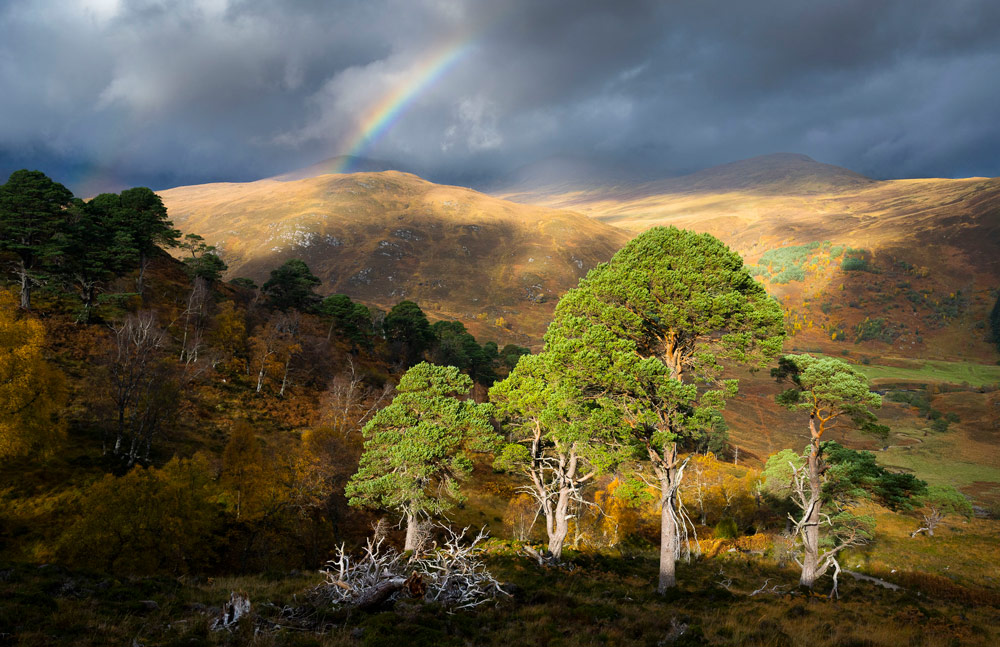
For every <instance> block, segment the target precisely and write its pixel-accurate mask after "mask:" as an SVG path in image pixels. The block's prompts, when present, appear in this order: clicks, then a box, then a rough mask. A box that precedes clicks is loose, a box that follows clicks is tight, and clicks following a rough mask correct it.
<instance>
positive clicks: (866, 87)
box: [0, 0, 1000, 192]
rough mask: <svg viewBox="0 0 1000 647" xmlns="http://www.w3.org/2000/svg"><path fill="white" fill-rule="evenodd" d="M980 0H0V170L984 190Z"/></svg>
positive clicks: (991, 121) (991, 63)
mask: <svg viewBox="0 0 1000 647" xmlns="http://www.w3.org/2000/svg"><path fill="white" fill-rule="evenodd" d="M998 28H1000V3H996V2H994V1H993V0H956V1H953V2H948V3H944V2H938V1H934V2H931V1H922V0H895V1H889V0H885V1H883V2H874V3H873V2H870V1H867V0H866V1H860V0H841V1H838V2H823V3H819V2H801V1H800V0H780V1H779V0H758V1H757V2H752V3H748V2H737V1H735V0H729V1H726V2H722V1H719V0H691V1H688V2H662V1H650V2H643V1H640V0H634V1H627V0H624V1H623V0H618V1H616V2H612V1H602V2H596V1H584V0H572V1H571V0H512V1H505V2H487V1H485V0H419V1H418V0H367V1H360V0H359V1H356V2H348V1H343V2H329V1H318V0H317V1H314V2H307V1H304V0H299V1H279V0H243V1H239V0H231V1H228V2H227V1H226V0H182V1H177V2H165V1H156V0H144V1H128V0H121V1H117V0H90V1H87V0H80V1H70V0H51V1H47V2H38V1H34V2H28V1H26V0H21V1H17V0H15V1H14V2H8V3H6V4H0V88H3V91H2V92H0V172H9V170H12V169H14V168H19V167H21V166H31V167H37V168H40V169H42V170H45V171H47V172H49V173H50V174H51V175H53V176H55V177H57V178H60V179H64V180H66V181H67V182H69V183H70V184H71V185H72V186H73V187H74V188H75V189H76V190H78V191H82V192H93V191H94V190H99V189H102V188H110V187H111V186H113V185H115V184H123V185H124V184H136V183H145V184H150V185H152V186H155V187H157V188H162V187H165V186H169V185H172V184H178V183H189V182H203V181H210V180H219V179H251V178H255V177H261V176H265V175H269V174H273V173H278V172H282V171H285V170H288V169H290V168H293V167H296V166H302V165H306V164H308V163H311V162H314V161H317V160H318V159H321V158H323V157H328V156H332V155H335V154H338V153H340V152H344V150H345V148H346V147H347V146H348V145H349V143H350V142H351V141H352V138H353V137H354V136H355V135H356V133H357V129H358V127H359V124H361V123H362V122H363V121H364V119H365V117H366V116H367V115H369V114H370V113H371V111H372V107H373V106H376V105H379V103H380V102H381V100H382V99H383V98H384V97H385V96H387V95H388V94H389V93H391V92H392V91H393V90H394V89H396V88H398V87H401V86H402V85H404V84H405V83H406V82H407V81H409V80H410V79H411V78H412V77H413V75H414V74H417V73H418V71H419V70H420V69H421V66H422V65H423V64H424V63H425V62H426V61H428V60H432V58H433V56H435V55H437V54H440V53H441V51H442V47H444V44H447V43H459V44H462V43H465V44H466V45H467V46H466V47H465V48H464V49H463V50H462V52H463V53H462V55H461V56H460V57H459V58H458V59H457V61H456V62H455V64H454V65H453V66H452V67H450V68H449V69H448V70H447V72H446V73H445V74H444V75H443V76H442V77H441V78H440V79H438V80H437V81H436V82H435V83H433V84H430V85H428V86H427V87H426V88H424V89H423V90H422V91H421V92H420V93H418V94H416V95H415V97H414V98H413V100H412V102H411V103H410V104H409V105H408V107H407V109H406V110H405V111H403V112H402V113H401V115H400V116H399V118H398V120H397V121H396V122H395V123H394V125H393V126H392V128H391V129H389V130H388V131H387V132H386V133H385V134H384V136H382V137H381V138H380V139H378V140H377V141H375V142H374V143H372V144H371V145H370V146H369V147H367V148H366V149H365V150H364V151H363V152H364V154H366V155H369V156H371V157H374V158H381V159H391V160H395V161H397V162H398V163H399V164H400V165H401V166H403V167H406V168H411V169H414V170H417V171H419V172H421V173H423V174H425V175H427V176H429V177H431V178H433V179H437V180H445V181H447V180H452V181H455V180H458V181H461V180H466V181H474V180H482V181H485V180H486V179H487V178H491V177H495V176H499V175H504V174H506V173H509V172H510V171H512V170H513V169H516V168H518V167H520V166H522V165H524V164H528V163H530V162H533V161H535V160H538V159H542V158H546V157H550V156H567V157H572V158H577V159H590V160H595V161H597V162H599V163H600V164H603V165H605V166H608V167H610V168H618V169H628V170H629V171H630V172H631V171H637V170H639V169H642V170H643V171H644V172H645V173H647V174H666V173H676V172H681V171H687V170H693V169H696V168H699V167H704V166H708V165H711V164H716V163H722V162H727V161H731V160H734V159H739V158H743V157H748V156H752V155H757V154H762V153H768V152H774V151H794V152H802V153H806V154H809V155H811V156H813V157H815V158H817V159H819V160H821V161H825V162H830V163H835V164H841V165H844V166H847V167H849V168H852V169H855V170H858V171H861V172H864V173H867V174H870V175H874V176H878V177H905V176H919V175H941V176H960V175H968V174H979V175H1000V155H998V153H997V152H996V151H998V150H1000V125H998V121H997V119H996V118H995V111H996V106H997V105H1000V84H998V83H997V82H996V78H997V73H998V70H1000V39H997V38H996V33H997V31H998Z"/></svg>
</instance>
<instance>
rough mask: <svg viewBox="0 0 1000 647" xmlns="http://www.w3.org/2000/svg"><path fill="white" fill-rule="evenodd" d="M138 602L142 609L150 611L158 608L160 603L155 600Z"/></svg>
mask: <svg viewBox="0 0 1000 647" xmlns="http://www.w3.org/2000/svg"><path fill="white" fill-rule="evenodd" d="M139 604H141V605H142V608H143V609H145V610H146V611H147V612H150V613H151V612H153V611H159V610H160V605H159V604H157V603H156V600H139Z"/></svg>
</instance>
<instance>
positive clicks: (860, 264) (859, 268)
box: [840, 256, 869, 272]
mask: <svg viewBox="0 0 1000 647" xmlns="http://www.w3.org/2000/svg"><path fill="white" fill-rule="evenodd" d="M840 269H842V270H844V271H845V272H867V271H868V269H869V267H868V261H866V260H865V259H863V258H858V257H857V256H848V257H847V258H845V259H844V260H843V262H841V264H840Z"/></svg>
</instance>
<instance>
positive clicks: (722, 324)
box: [546, 227, 785, 592]
mask: <svg viewBox="0 0 1000 647" xmlns="http://www.w3.org/2000/svg"><path fill="white" fill-rule="evenodd" d="M594 327H604V328H607V330H608V334H607V335H604V336H603V337H599V339H608V340H616V341H615V342H614V343H615V344H617V346H616V347H615V348H616V349H615V350H614V352H616V353H621V354H624V355H625V356H628V355H634V357H632V358H631V359H629V360H627V361H626V360H625V359H624V358H623V359H622V360H620V361H618V363H619V364H621V365H622V366H631V367H633V368H632V369H630V370H632V371H633V378H634V379H631V380H626V379H617V378H616V379H614V380H610V381H609V379H608V376H607V375H601V374H596V373H595V374H594V375H593V377H592V381H593V385H592V387H591V389H593V390H595V391H599V392H602V393H605V394H607V395H608V396H609V397H614V398H616V399H617V401H618V403H619V404H618V406H619V407H620V408H621V411H622V415H623V416H624V418H625V422H626V423H627V424H628V425H629V426H630V428H631V432H632V439H633V442H634V443H635V444H636V446H637V447H638V448H641V451H644V452H645V454H646V456H647V457H648V459H649V466H650V467H651V469H652V471H653V473H654V474H655V477H656V479H657V480H658V482H659V484H660V497H659V502H658V503H659V506H660V509H661V533H660V544H661V545H660V577H659V586H658V590H659V591H660V592H664V591H665V590H666V589H668V588H670V587H673V586H675V585H676V578H675V560H676V556H677V554H678V552H679V548H680V541H679V531H680V526H679V523H680V513H679V511H678V509H677V489H678V488H679V486H680V481H681V479H682V478H683V468H684V464H685V463H684V461H683V460H682V459H681V458H680V456H679V450H680V449H683V448H684V445H687V446H688V448H692V447H693V446H696V444H697V443H699V442H704V439H705V437H706V436H707V435H709V434H710V433H711V432H712V431H713V430H717V429H719V428H720V427H722V422H721V416H720V415H719V413H718V410H719V409H721V408H722V406H723V405H724V403H725V400H726V399H727V398H729V397H732V396H733V395H735V393H736V387H737V384H736V382H735V381H733V380H721V379H720V377H721V374H722V371H723V368H724V365H725V363H727V362H730V361H732V362H738V363H743V364H748V365H750V366H762V365H764V364H765V363H767V362H768V361H770V360H771V359H773V358H774V357H775V356H776V355H777V354H778V353H779V352H780V350H781V345H782V342H783V340H784V337H785V331H784V323H783V317H782V312H781V308H780V306H779V305H778V303H777V302H776V301H774V300H773V299H772V298H770V297H769V296H768V295H767V293H766V292H765V291H764V288H763V287H762V286H761V285H760V284H759V283H757V282H756V281H755V280H754V279H753V277H751V276H750V274H749V273H748V272H747V271H746V269H745V268H744V267H743V261H742V259H741V258H740V256H739V255H738V254H736V253H734V252H732V251H730V250H729V249H728V248H727V247H726V246H725V245H724V244H723V243H722V242H721V241H719V240H718V239H716V238H714V237H712V236H710V235H708V234H696V233H693V232H690V231H685V230H681V229H676V228H674V227H670V228H664V227H657V228H654V229H651V230H649V231H646V232H644V233H642V234H640V235H639V236H637V237H636V238H634V239H633V240H632V241H631V242H629V243H628V244H627V245H626V246H625V247H623V248H622V249H621V250H619V251H618V253H616V254H615V255H614V257H613V258H612V259H611V261H610V262H608V263H605V264H602V265H599V266H598V267H596V268H594V269H593V270H591V271H590V272H589V273H588V274H587V276H586V277H584V278H583V279H582V280H581V281H580V285H579V287H578V288H576V289H574V290H571V291H570V292H568V293H567V294H566V295H565V296H564V297H563V298H562V299H561V300H560V302H559V304H558V306H557V307H556V313H555V319H554V321H553V324H552V326H551V327H550V330H549V332H548V333H547V337H546V343H547V344H550V343H551V341H550V339H552V338H555V337H563V338H577V339H582V338H583V337H584V336H585V335H586V334H588V333H587V332H586V331H587V330H589V329H590V328H594ZM617 340H624V341H627V342H628V343H629V345H628V346H623V345H621V344H620V343H619V341H617ZM602 343H603V344H604V345H603V346H601V345H598V346H595V347H593V349H592V352H594V353H609V352H611V350H610V349H611V347H610V346H608V345H607V343H606V342H602ZM644 376H645V377H644ZM664 378H666V379H664ZM616 381H617V382H618V383H617V384H616V383H615V382H616ZM630 382H631V383H630Z"/></svg>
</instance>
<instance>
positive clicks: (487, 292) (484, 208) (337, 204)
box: [162, 171, 629, 343]
mask: <svg viewBox="0 0 1000 647" xmlns="http://www.w3.org/2000/svg"><path fill="white" fill-rule="evenodd" d="M162 196H163V199H164V202H165V203H166V205H167V208H168V210H169V213H170V217H171V219H172V220H173V222H174V223H175V225H176V226H178V227H179V228H180V229H181V230H183V231H184V232H186V233H189V232H191V233H197V234H200V235H202V236H204V237H205V239H206V241H207V242H208V243H210V244H212V245H215V246H217V247H218V248H219V249H220V250H221V252H222V256H223V258H224V259H225V261H226V262H227V263H228V264H229V273H228V276H229V277H230V278H232V277H238V276H246V277H250V278H252V279H254V280H256V281H257V282H258V283H260V282H263V281H265V280H266V279H267V277H268V274H269V272H270V270H272V269H274V268H275V267H277V266H278V265H280V264H281V263H282V262H284V261H285V260H287V259H289V258H301V259H303V260H305V261H306V263H308V265H309V267H310V268H311V269H312V271H313V272H314V273H315V274H316V275H317V276H318V277H320V278H321V279H322V280H323V283H324V284H323V286H322V288H321V289H320V292H323V293H332V292H343V293H346V294H349V295H350V296H351V297H352V298H355V299H360V300H362V301H364V302H366V303H370V304H374V305H377V306H380V307H382V308H389V307H391V306H392V305H393V304H395V303H397V302H399V301H401V300H403V299H411V300H415V301H417V302H418V303H419V304H420V305H421V307H422V308H424V310H426V311H427V312H428V313H430V315H431V316H432V317H435V318H455V319H460V320H462V321H463V322H465V323H466V324H467V325H468V326H469V328H470V329H471V330H473V331H474V332H475V334H476V335H477V337H482V338H485V339H498V340H508V339H509V340H514V341H519V342H521V343H531V342H534V341H537V340H538V338H539V337H540V336H541V333H542V332H543V331H544V329H545V326H546V325H547V324H548V319H549V317H550V315H551V313H552V309H553V308H554V307H555V302H556V301H557V300H558V297H559V295H560V294H562V292H564V291H565V290H567V289H568V288H570V287H572V286H574V285H576V282H577V281H578V280H579V278H580V277H581V276H583V275H584V274H585V273H586V272H587V270H589V269H590V268H592V267H593V266H594V265H596V264H597V263H599V262H602V261H606V260H608V259H609V258H611V256H612V254H614V252H615V251H616V250H617V249H618V248H619V247H621V245H622V244H624V242H625V241H626V240H627V239H628V237H629V236H628V234H627V233H625V232H623V231H621V230H619V229H617V228H615V227H612V226H609V225H607V224H604V223H601V222H598V221H595V220H593V219H590V218H587V217H585V216H581V215H579V214H577V213H574V212H571V211H568V210H555V209H549V208H545V207H535V206H527V205H521V204H516V203H513V202H508V201H505V200H500V199H498V198H494V197H490V196H487V195H484V194H482V193H478V192H476V191H472V190H470V189H465V188H461V187H453V186H441V185H437V184H433V183H430V182H427V181H424V180H422V179H420V178H419V177H416V176H414V175H410V174H406V173H399V172H395V171H388V172H381V173H355V174H342V175H336V174H334V175H320V176H317V177H308V178H305V179H300V180H293V181H279V180H278V179H268V180H261V181H259V182H251V183H246V184H207V185H200V186H189V187H180V188H176V189H170V190H168V191H163V192H162Z"/></svg>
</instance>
